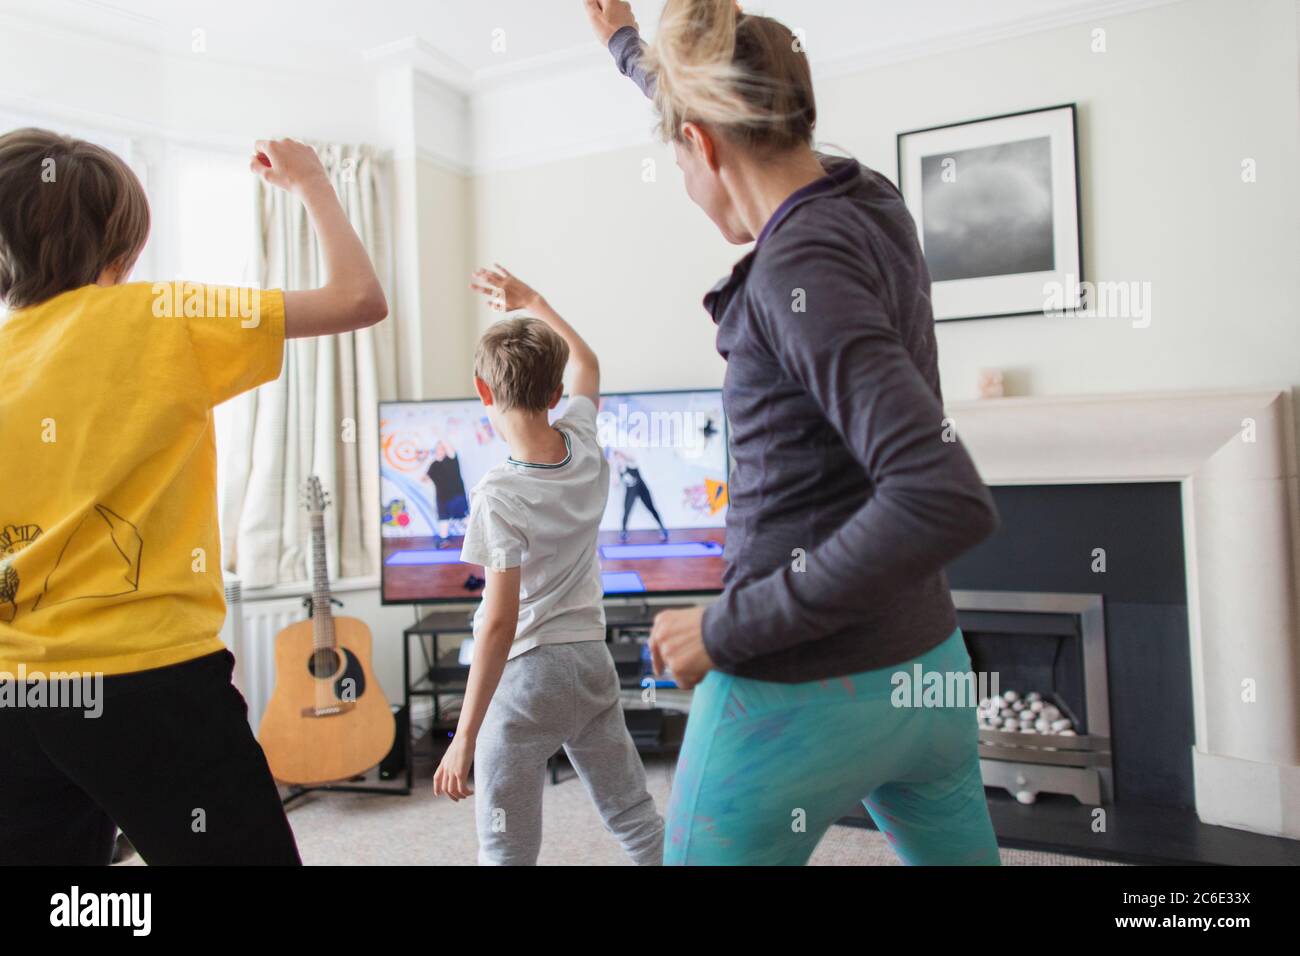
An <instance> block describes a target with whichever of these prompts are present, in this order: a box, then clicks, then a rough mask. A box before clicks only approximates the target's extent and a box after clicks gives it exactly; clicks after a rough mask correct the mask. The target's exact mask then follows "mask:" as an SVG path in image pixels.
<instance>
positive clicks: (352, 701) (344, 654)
mask: <svg viewBox="0 0 1300 956" xmlns="http://www.w3.org/2000/svg"><path fill="white" fill-rule="evenodd" d="M303 499H304V501H303V504H304V507H305V508H306V510H307V512H308V514H310V516H311V552H312V595H311V607H312V615H311V619H310V620H306V621H299V622H298V623H296V624H291V625H289V626H288V627H286V628H285V629H284V630H283V631H281V632H280V633H279V634H278V635H277V636H276V639H275V691H274V692H273V693H272V695H271V700H270V702H269V703H268V704H267V707H266V713H265V715H264V716H263V717H262V725H261V727H260V728H259V729H258V735H257V736H258V740H259V741H260V742H261V744H262V749H263V750H264V751H266V759H267V762H268V763H270V765H271V773H272V775H274V777H275V779H276V780H278V781H280V782H281V783H286V784H298V785H310V784H321V783H330V782H333V781H336V780H346V779H348V778H349V777H355V776H357V775H358V774H361V773H364V772H365V771H367V770H369V769H370V768H371V767H373V766H375V765H376V764H377V763H379V761H380V760H382V759H383V758H384V757H385V756H386V755H387V754H388V752H389V750H390V749H391V748H392V746H393V739H394V737H395V735H396V722H395V721H394V719H393V712H392V709H391V708H390V707H389V704H388V698H387V697H385V696H384V692H383V690H382V689H381V688H380V686H379V681H377V680H376V679H375V674H374V670H373V668H372V667H371V658H370V646H371V643H372V638H371V636H370V629H369V628H368V627H366V625H365V624H364V623H363V622H361V621H359V620H357V619H356V618H353V617H335V616H334V614H333V612H332V611H331V609H330V604H331V601H330V582H329V568H328V567H327V565H326V563H325V509H326V508H327V507H328V506H329V500H328V498H327V496H326V495H325V493H324V492H323V491H322V490H321V484H320V479H319V478H317V477H316V476H314V475H313V476H312V477H311V478H309V479H307V487H306V489H305V490H304V492H303Z"/></svg>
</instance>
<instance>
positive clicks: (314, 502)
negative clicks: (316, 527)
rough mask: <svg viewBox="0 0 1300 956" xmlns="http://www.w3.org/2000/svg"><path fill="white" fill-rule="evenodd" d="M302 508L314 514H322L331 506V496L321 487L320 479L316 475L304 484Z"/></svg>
mask: <svg viewBox="0 0 1300 956" xmlns="http://www.w3.org/2000/svg"><path fill="white" fill-rule="evenodd" d="M302 506H303V508H304V509H306V510H307V511H309V512H311V513H312V514H321V513H323V512H324V511H325V509H326V508H328V507H329V506H330V496H329V494H328V493H326V491H325V489H324V488H322V487H321V483H320V479H319V478H317V477H316V476H315V475H312V476H311V477H310V478H308V479H307V481H306V482H305V483H304V484H303V487H302Z"/></svg>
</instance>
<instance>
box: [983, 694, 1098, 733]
mask: <svg viewBox="0 0 1300 956" xmlns="http://www.w3.org/2000/svg"><path fill="white" fill-rule="evenodd" d="M979 718H980V726H981V727H983V728H984V729H985V730H1004V731H1007V732H1009V733H1018V734H1047V735H1051V734H1057V735H1059V736H1061V737H1074V736H1077V733H1078V732H1077V731H1076V730H1075V729H1074V721H1073V720H1072V719H1071V718H1069V717H1066V716H1065V715H1064V714H1063V713H1062V711H1061V708H1060V707H1058V706H1057V705H1056V704H1054V703H1052V702H1051V701H1048V700H1044V699H1043V695H1042V694H1040V693H1039V692H1038V691H1036V690H1031V691H1030V692H1029V693H1027V694H1025V695H1024V696H1023V697H1021V696H1020V694H1019V693H1018V692H1016V691H1014V690H1009V691H1006V692H1005V693H1003V694H1002V695H1001V696H1000V697H986V698H984V699H983V700H981V701H980V706H979Z"/></svg>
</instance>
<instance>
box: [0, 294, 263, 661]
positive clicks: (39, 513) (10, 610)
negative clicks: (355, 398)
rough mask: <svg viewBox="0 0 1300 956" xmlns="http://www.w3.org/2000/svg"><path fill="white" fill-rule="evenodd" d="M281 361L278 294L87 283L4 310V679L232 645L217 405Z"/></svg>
mask: <svg viewBox="0 0 1300 956" xmlns="http://www.w3.org/2000/svg"><path fill="white" fill-rule="evenodd" d="M283 356H284V297H283V295H282V294H281V293H280V292H277V291H259V290H250V289H229V288H226V287H221V286H203V285H194V284H182V283H173V284H158V285H151V284H148V283H133V284H130V285H122V286H114V287H109V288H103V287H100V286H86V287H84V288H81V289H77V290H74V291H71V292H66V293H64V294H62V295H59V296H56V297H55V298H53V299H50V300H49V301H47V302H44V303H41V304H40V305H37V306H34V307H32V308H29V309H22V310H19V311H17V312H14V313H12V314H10V315H9V316H8V317H7V318H4V319H2V320H0V381H3V382H4V383H5V387H4V388H3V389H0V448H4V449H5V455H6V459H7V461H6V467H5V468H4V469H3V470H0V675H3V674H5V673H9V674H17V673H20V672H24V671H25V672H26V673H27V674H33V673H39V674H46V675H48V674H51V673H61V672H74V671H75V672H81V673H103V674H122V673H130V672H133V671H140V670H148V669H151V668H155V667H163V666H166V665H168V664H175V663H179V662H181V661H185V660H190V659H192V658H194V657H199V656H202V655H204V654H208V653H212V652H214V651H217V650H220V649H221V647H222V644H221V642H220V639H219V638H218V636H217V635H218V633H219V632H220V629H221V626H222V623H223V622H224V620H225V600H224V588H223V585H222V579H221V547H220V538H219V534H218V528H217V501H216V446H215V436H214V432H213V420H212V409H213V408H214V407H215V406H216V405H218V404H220V403H221V402H224V401H226V400H227V399H229V398H233V397H234V396H236V395H238V394H240V393H241V392H245V391H247V390H249V389H251V388H254V387H256V386H257V385H261V384H263V383H265V382H269V381H271V380H273V379H275V378H276V377H277V376H278V375H279V374H280V367H281V363H282V360H283Z"/></svg>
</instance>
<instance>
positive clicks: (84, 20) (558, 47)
mask: <svg viewBox="0 0 1300 956" xmlns="http://www.w3.org/2000/svg"><path fill="white" fill-rule="evenodd" d="M1145 2H1147V3H1155V2H1168V0H1145ZM662 5H663V0H640V2H637V3H634V9H635V10H636V11H637V15H638V17H639V18H640V20H641V23H642V26H643V27H645V28H647V32H649V29H648V28H650V27H652V25H653V23H654V21H655V20H656V19H657V17H658V13H659V10H660V9H661V8H662ZM1140 5H1144V0H1136V2H1135V0H755V2H752V3H748V4H746V7H747V8H748V9H750V10H753V11H755V12H762V13H768V14H771V15H772V16H775V17H777V18H778V19H781V20H782V21H784V22H785V23H786V24H788V25H789V26H791V27H797V28H803V29H804V30H806V32H807V42H808V49H809V54H810V56H811V57H812V58H813V60H814V63H815V64H816V63H818V62H822V63H825V62H835V61H844V60H846V59H848V58H852V57H861V58H863V59H864V60H870V59H871V58H873V57H879V56H881V55H886V54H888V53H890V52H891V51H906V50H908V49H914V48H917V49H923V48H926V47H928V46H936V45H941V44H943V43H944V42H945V41H949V40H952V39H955V38H960V37H968V38H969V37H971V36H979V35H982V34H989V35H993V36H995V35H997V34H998V33H999V32H1000V31H1015V30H1018V29H1024V28H1025V27H1027V26H1034V25H1042V26H1050V25H1053V24H1054V23H1056V22H1069V21H1077V20H1080V19H1084V18H1087V17H1089V16H1096V17H1101V16H1104V15H1106V14H1107V13H1112V12H1115V10H1116V9H1117V8H1121V7H1133V6H1140ZM0 11H3V12H5V13H8V14H10V15H16V16H21V17H23V18H24V19H27V20H36V21H45V22H48V23H49V24H51V25H52V26H56V27H62V28H70V29H75V30H78V31H83V32H90V33H95V34H99V35H108V36H112V37H117V38H121V39H125V40H129V41H132V42H135V43H139V44H143V45H148V46H161V47H164V48H172V49H175V50H176V52H178V53H188V52H189V51H190V48H191V42H192V36H193V32H194V31H195V30H203V31H204V39H205V40H206V45H207V52H208V53H209V54H210V55H212V56H214V57H219V58H221V59H227V60H236V61H238V60H245V61H257V62H261V63H263V64H268V65H269V64H279V65H282V66H288V67H296V68H305V69H312V70H335V69H343V70H346V69H353V68H355V66H356V65H357V64H358V63H361V62H363V61H364V60H365V59H366V58H367V56H368V55H373V54H374V52H375V51H379V50H382V49H384V48H386V47H389V46H390V45H392V44H395V43H400V41H410V40H411V39H412V38H417V39H418V41H421V42H420V43H419V46H420V47H421V48H423V49H424V50H425V51H426V52H432V53H433V54H434V55H435V56H437V57H439V58H440V59H442V60H443V61H445V62H446V64H447V65H448V67H449V68H450V69H451V70H452V71H453V72H455V71H459V72H461V73H463V75H464V77H465V78H466V79H467V80H468V79H469V78H471V77H473V76H475V75H479V76H482V75H484V71H486V74H488V75H490V74H492V73H500V72H505V73H514V72H515V71H517V70H522V69H526V68H527V67H528V66H531V65H534V64H543V63H552V64H553V63H555V62H557V61H561V62H562V61H564V60H565V59H566V58H567V57H568V56H570V55H574V56H578V55H582V54H584V53H590V51H591V50H592V49H594V44H593V41H592V38H591V33H590V29H589V28H588V26H587V21H586V15H585V13H584V11H583V2H582V0H370V2H357V0H41V2H40V4H39V6H38V5H37V4H35V3H34V2H33V0H0ZM498 29H499V30H504V31H505V32H504V34H499V35H496V36H494V31H496V30H498ZM497 36H500V37H503V38H504V41H505V51H504V52H498V51H496V50H494V48H493V42H494V39H495V38H496V37H497Z"/></svg>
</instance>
